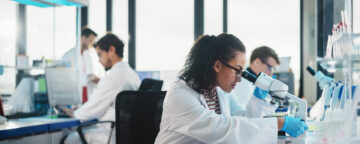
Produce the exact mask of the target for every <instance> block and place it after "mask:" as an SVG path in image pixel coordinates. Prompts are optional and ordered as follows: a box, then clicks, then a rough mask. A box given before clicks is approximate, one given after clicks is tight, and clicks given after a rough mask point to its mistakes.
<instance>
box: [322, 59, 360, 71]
mask: <svg viewBox="0 0 360 144" xmlns="http://www.w3.org/2000/svg"><path fill="white" fill-rule="evenodd" d="M316 61H317V62H318V63H319V64H320V66H321V67H322V68H324V69H327V70H328V71H329V72H335V71H336V70H337V69H347V68H346V65H347V64H348V63H349V62H351V67H352V71H360V55H353V56H350V57H344V58H316Z"/></svg>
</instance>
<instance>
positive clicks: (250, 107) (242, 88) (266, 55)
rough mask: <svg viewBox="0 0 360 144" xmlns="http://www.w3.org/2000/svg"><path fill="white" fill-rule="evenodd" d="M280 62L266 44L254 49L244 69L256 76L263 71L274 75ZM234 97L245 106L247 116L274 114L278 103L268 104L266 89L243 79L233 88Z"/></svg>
mask: <svg viewBox="0 0 360 144" xmlns="http://www.w3.org/2000/svg"><path fill="white" fill-rule="evenodd" d="M279 64H280V61H279V57H278V55H277V54H276V52H275V51H274V50H273V49H272V48H270V47H267V46H261V47H258V48H256V49H254V50H253V51H252V53H251V56H250V65H249V67H247V68H246V71H247V72H249V73H251V74H253V75H256V76H258V75H259V74H260V72H263V73H265V74H267V75H269V76H273V77H275V76H274V74H273V72H274V71H275V67H276V66H278V65H279ZM234 92H235V94H234V95H235V98H236V99H237V100H238V102H239V104H240V105H241V106H242V107H244V108H245V111H246V116H247V117H264V116H266V115H273V114H275V110H276V108H277V107H278V105H272V104H270V101H271V96H270V95H269V94H268V91H265V90H262V89H260V88H258V87H255V86H254V84H253V83H251V82H249V81H248V80H246V79H244V80H242V81H241V82H238V83H237V85H236V86H235V88H234Z"/></svg>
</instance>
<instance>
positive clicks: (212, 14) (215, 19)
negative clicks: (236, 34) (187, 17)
mask: <svg viewBox="0 0 360 144" xmlns="http://www.w3.org/2000/svg"><path fill="white" fill-rule="evenodd" d="M204 7H205V8H204V9H205V11H204V34H209V35H219V34H221V33H222V32H223V1H222V0H206V1H204Z"/></svg>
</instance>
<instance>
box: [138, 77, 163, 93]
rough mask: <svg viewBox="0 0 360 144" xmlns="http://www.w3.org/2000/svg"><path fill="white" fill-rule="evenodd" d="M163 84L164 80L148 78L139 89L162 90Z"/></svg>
mask: <svg viewBox="0 0 360 144" xmlns="http://www.w3.org/2000/svg"><path fill="white" fill-rule="evenodd" d="M162 86H163V81H162V80H155V79H149V78H146V79H144V80H143V81H142V82H141V84H140V87H139V91H161V88H162Z"/></svg>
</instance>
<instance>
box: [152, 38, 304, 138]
mask: <svg viewBox="0 0 360 144" xmlns="http://www.w3.org/2000/svg"><path fill="white" fill-rule="evenodd" d="M245 62H246V58H245V46H244V45H243V44H242V42H241V41H240V40H239V39H238V38H236V37H235V36H233V35H231V34H220V35H218V36H209V35H205V36H201V37H200V38H199V39H197V40H196V42H195V44H194V45H193V47H192V48H191V50H190V53H189V55H188V56H187V60H186V62H185V67H184V69H183V70H182V71H181V72H180V75H179V80H178V81H176V82H174V83H173V85H172V86H171V87H170V89H169V91H168V92H167V94H166V96H165V99H164V103H163V113H162V118H161V124H160V132H159V133H158V135H157V137H156V140H155V143H156V144H168V143H191V144H197V143H221V144H227V143H228V144H253V143H261V144H267V143H269V144H274V143H277V133H278V130H284V131H285V132H287V133H289V134H290V135H291V136H294V137H296V136H299V135H300V134H302V133H304V131H305V130H307V126H306V124H305V123H304V122H303V121H301V120H300V119H297V118H293V117H285V118H284V117H277V118H246V117H242V116H239V115H240V113H241V112H242V110H241V107H240V105H239V104H238V103H237V101H236V100H235V99H234V96H232V95H220V94H219V90H220V89H222V90H223V91H225V92H227V93H229V92H230V91H232V89H234V87H235V86H236V84H237V82H239V81H240V80H241V74H242V71H243V67H244V65H245Z"/></svg>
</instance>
